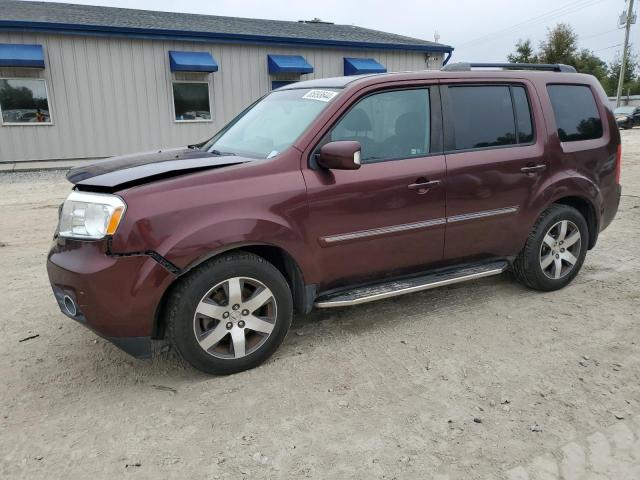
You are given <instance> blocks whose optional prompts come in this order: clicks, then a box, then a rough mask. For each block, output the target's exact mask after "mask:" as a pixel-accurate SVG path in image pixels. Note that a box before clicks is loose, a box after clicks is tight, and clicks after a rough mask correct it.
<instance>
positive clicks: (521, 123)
mask: <svg viewBox="0 0 640 480" xmlns="http://www.w3.org/2000/svg"><path fill="white" fill-rule="evenodd" d="M511 92H512V93H513V108H514V110H515V112H516V123H517V127H518V142H519V143H530V142H532V141H533V124H532V123H531V110H530V109H529V102H528V101H527V93H526V92H525V91H524V87H516V86H513V87H511Z"/></svg>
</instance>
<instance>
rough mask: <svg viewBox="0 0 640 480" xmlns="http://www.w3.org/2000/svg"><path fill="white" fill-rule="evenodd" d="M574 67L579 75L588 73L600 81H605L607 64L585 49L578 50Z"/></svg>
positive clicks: (607, 71)
mask: <svg viewBox="0 0 640 480" xmlns="http://www.w3.org/2000/svg"><path fill="white" fill-rule="evenodd" d="M574 66H575V67H576V70H578V71H579V72H580V73H588V74H589V75H593V76H594V77H596V78H597V79H599V80H600V81H603V80H604V79H606V78H607V75H608V73H609V70H608V67H607V64H606V63H605V62H604V61H603V60H602V59H601V58H599V57H597V56H596V55H595V54H594V53H593V52H592V51H591V50H587V49H586V48H583V49H582V50H580V53H578V55H577V56H576V59H575V63H574Z"/></svg>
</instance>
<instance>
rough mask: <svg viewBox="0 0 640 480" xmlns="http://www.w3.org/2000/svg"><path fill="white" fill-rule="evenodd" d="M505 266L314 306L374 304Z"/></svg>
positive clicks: (485, 274) (495, 271) (499, 270)
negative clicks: (377, 301)
mask: <svg viewBox="0 0 640 480" xmlns="http://www.w3.org/2000/svg"><path fill="white" fill-rule="evenodd" d="M505 269H506V266H505V267H503V268H496V269H492V270H487V271H485V272H478V273H472V274H470V275H463V276H461V277H456V278H449V279H446V280H440V281H437V282H432V283H425V284H423V285H415V286H413V287H407V288H401V289H400V290H392V291H389V292H383V293H377V294H375V295H370V296H367V297H361V298H356V299H354V300H337V301H334V302H332V301H326V302H322V301H320V302H315V303H314V306H315V307H316V308H334V307H349V306H352V305H360V304H362V303H369V302H374V301H376V300H382V299H385V298H391V297H398V296H400V295H405V294H407V293H413V292H420V291H423V290H430V289H432V288H437V287H444V286H445V285H453V284H454V283H460V282H466V281H468V280H475V279H478V278H483V277H490V276H492V275H500V274H501V273H502V272H504V271H505Z"/></svg>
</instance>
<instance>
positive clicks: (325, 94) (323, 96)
mask: <svg viewBox="0 0 640 480" xmlns="http://www.w3.org/2000/svg"><path fill="white" fill-rule="evenodd" d="M337 94H338V92H332V91H331V90H309V91H308V92H307V93H305V94H304V95H303V96H302V98H306V99H307V100H319V101H321V102H328V101H329V100H331V99H332V98H333V97H335V96H336V95H337Z"/></svg>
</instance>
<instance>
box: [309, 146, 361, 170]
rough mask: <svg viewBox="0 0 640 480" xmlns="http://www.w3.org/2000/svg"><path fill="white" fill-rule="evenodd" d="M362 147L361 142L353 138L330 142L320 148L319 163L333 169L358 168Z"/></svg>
mask: <svg viewBox="0 0 640 480" xmlns="http://www.w3.org/2000/svg"><path fill="white" fill-rule="evenodd" d="M361 149H362V147H361V146H360V142H355V141H351V140H344V141H338V142H329V143H327V144H325V145H324V146H323V147H322V148H321V149H320V154H319V155H318V163H319V164H320V166H322V167H324V168H329V169H332V170H357V169H358V168H360V150H361Z"/></svg>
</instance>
